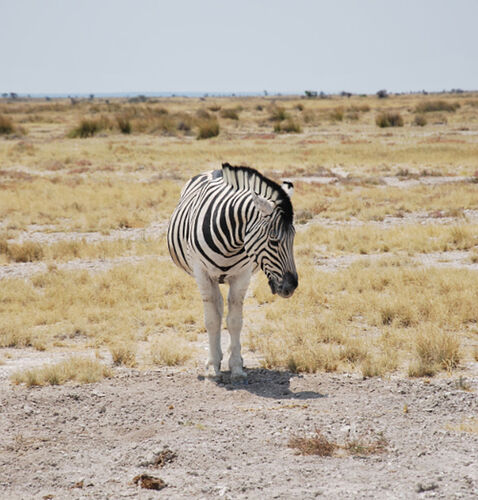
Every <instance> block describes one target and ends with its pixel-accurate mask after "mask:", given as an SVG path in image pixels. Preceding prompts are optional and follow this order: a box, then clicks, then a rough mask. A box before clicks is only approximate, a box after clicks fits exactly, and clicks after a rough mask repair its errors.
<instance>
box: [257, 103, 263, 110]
mask: <svg viewBox="0 0 478 500" xmlns="http://www.w3.org/2000/svg"><path fill="white" fill-rule="evenodd" d="M263 109H264V106H263V105H262V104H258V105H257V106H256V111H262V110H263Z"/></svg>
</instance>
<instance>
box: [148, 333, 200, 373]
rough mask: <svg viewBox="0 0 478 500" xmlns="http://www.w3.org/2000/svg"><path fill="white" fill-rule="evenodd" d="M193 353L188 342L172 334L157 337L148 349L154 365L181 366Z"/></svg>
mask: <svg viewBox="0 0 478 500" xmlns="http://www.w3.org/2000/svg"><path fill="white" fill-rule="evenodd" d="M194 352H195V351H194V349H193V348H192V347H191V345H190V344H189V343H188V342H186V341H185V340H184V339H182V338H181V337H178V336H177V335H175V334H173V333H169V334H166V335H161V336H159V337H157V338H156V339H154V340H153V342H152V343H151V347H150V355H151V360H152V362H153V363H154V364H156V365H166V366H175V365H181V364H183V363H185V362H186V361H187V360H189V359H190V358H191V357H192V355H193V354H194Z"/></svg>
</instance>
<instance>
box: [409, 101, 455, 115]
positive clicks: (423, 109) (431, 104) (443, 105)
mask: <svg viewBox="0 0 478 500" xmlns="http://www.w3.org/2000/svg"><path fill="white" fill-rule="evenodd" d="M459 107H460V104H459V103H457V102H447V101H442V100H436V101H425V102H421V103H420V104H418V105H417V107H416V108H415V112H416V113H429V112H431V111H447V112H449V113H454V112H455V111H456V110H457V109H458V108H459Z"/></svg>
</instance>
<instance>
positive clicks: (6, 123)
mask: <svg viewBox="0 0 478 500" xmlns="http://www.w3.org/2000/svg"><path fill="white" fill-rule="evenodd" d="M14 130H15V126H14V125H13V122H12V120H11V119H10V118H8V117H7V116H4V115H0V135H2V134H5V135H7V134H13V132H14Z"/></svg>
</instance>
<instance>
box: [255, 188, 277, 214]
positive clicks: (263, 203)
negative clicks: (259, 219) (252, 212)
mask: <svg viewBox="0 0 478 500" xmlns="http://www.w3.org/2000/svg"><path fill="white" fill-rule="evenodd" d="M251 193H252V199H253V200H254V205H255V206H256V208H257V209H258V210H259V212H260V213H261V214H262V215H263V217H265V216H267V215H270V214H271V213H272V211H273V210H274V207H275V204H274V202H273V201H271V200H268V199H267V198H263V197H262V196H260V195H258V194H256V193H255V192H254V191H251Z"/></svg>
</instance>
